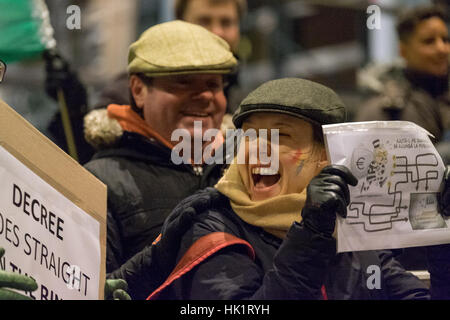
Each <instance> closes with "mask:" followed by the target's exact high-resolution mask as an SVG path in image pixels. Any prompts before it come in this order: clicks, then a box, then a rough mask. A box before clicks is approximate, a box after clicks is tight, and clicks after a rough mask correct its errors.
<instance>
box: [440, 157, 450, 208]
mask: <svg viewBox="0 0 450 320" xmlns="http://www.w3.org/2000/svg"><path fill="white" fill-rule="evenodd" d="M439 204H440V207H441V214H442V215H443V216H445V217H450V165H447V167H446V168H445V172H444V190H442V193H441V201H439Z"/></svg>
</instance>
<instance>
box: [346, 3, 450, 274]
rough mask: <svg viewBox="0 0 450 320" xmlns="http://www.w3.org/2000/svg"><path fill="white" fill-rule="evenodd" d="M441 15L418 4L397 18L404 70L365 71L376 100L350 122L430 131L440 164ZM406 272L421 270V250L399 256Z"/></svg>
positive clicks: (443, 136) (445, 142)
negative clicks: (410, 126) (394, 122)
mask: <svg viewBox="0 0 450 320" xmlns="http://www.w3.org/2000/svg"><path fill="white" fill-rule="evenodd" d="M446 21H447V16H446V14H445V11H443V10H442V9H441V8H440V7H437V6H420V7H414V8H412V9H410V10H408V11H405V12H404V13H402V14H401V15H399V17H398V22H397V33H398V37H399V39H400V44H399V53H400V55H401V57H402V58H403V60H404V66H402V65H397V64H394V65H392V66H390V67H388V68H385V69H383V68H378V69H377V68H372V69H369V70H366V73H365V79H366V80H367V79H369V80H370V82H367V81H366V84H370V85H369V86H368V87H371V89H373V91H374V92H375V93H376V96H374V97H372V98H370V99H369V100H368V101H367V102H366V103H365V104H363V105H362V106H361V107H360V109H358V110H357V111H356V116H355V118H354V120H355V121H372V120H404V121H411V122H414V123H416V124H418V125H419V126H421V127H423V128H425V129H426V130H428V132H430V133H431V134H432V135H433V136H434V139H433V138H432V140H433V142H434V143H435V144H436V148H437V150H438V152H439V153H440V154H441V156H442V158H443V161H444V164H449V159H450V153H449V152H450V148H449V144H450V90H449V54H450V42H449V34H448V30H447V25H446ZM399 260H400V261H401V262H402V263H403V265H404V266H405V267H406V268H408V269H409V270H424V269H426V263H425V261H426V257H425V249H424V248H408V249H405V250H404V254H403V255H402V256H401V257H400V258H399Z"/></svg>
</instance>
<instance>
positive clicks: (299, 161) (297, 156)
mask: <svg viewBox="0 0 450 320" xmlns="http://www.w3.org/2000/svg"><path fill="white" fill-rule="evenodd" d="M306 157H307V155H306V154H304V153H303V152H302V150H301V149H298V150H295V151H293V152H292V154H291V162H292V164H293V165H295V166H296V169H295V174H296V175H299V174H300V172H301V171H302V169H303V165H304V164H305V159H306Z"/></svg>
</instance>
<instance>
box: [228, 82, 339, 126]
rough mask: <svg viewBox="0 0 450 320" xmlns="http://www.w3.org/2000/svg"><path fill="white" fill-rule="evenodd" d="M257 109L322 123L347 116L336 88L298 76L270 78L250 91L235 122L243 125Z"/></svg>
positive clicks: (330, 122)
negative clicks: (270, 79) (335, 90)
mask: <svg viewBox="0 0 450 320" xmlns="http://www.w3.org/2000/svg"><path fill="white" fill-rule="evenodd" d="M255 112H276V113H283V114H288V115H291V116H294V117H299V118H302V119H303V120H306V121H309V122H312V123H315V124H319V125H323V124H332V123H339V122H345V119H346V110H345V106H344V104H343V103H342V101H341V99H340V98H339V96H338V95H337V94H336V93H335V92H334V91H333V90H331V89H330V88H328V87H325V86H323V85H321V84H318V83H316V82H312V81H309V80H305V79H299V78H284V79H278V80H272V81H268V82H266V83H264V84H262V85H261V86H259V87H258V88H256V89H255V90H254V91H252V92H250V94H249V95H248V96H247V97H246V98H245V99H244V100H243V101H242V102H241V104H240V105H239V108H238V109H237V110H236V112H235V113H234V115H233V123H234V125H235V126H236V127H237V128H240V127H241V126H242V122H243V121H244V120H245V118H246V117H247V116H249V115H250V114H252V113H255Z"/></svg>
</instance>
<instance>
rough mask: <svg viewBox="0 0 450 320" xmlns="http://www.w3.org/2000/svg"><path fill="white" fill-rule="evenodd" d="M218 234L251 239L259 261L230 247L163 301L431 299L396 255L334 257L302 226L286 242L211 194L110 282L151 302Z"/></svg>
mask: <svg viewBox="0 0 450 320" xmlns="http://www.w3.org/2000/svg"><path fill="white" fill-rule="evenodd" d="M186 216H187V217H188V218H186ZM181 220H182V222H181V223H180V221H181ZM217 231H219V232H226V233H230V234H232V235H234V236H236V237H238V238H241V239H244V240H246V241H247V242H248V243H249V244H250V245H251V246H252V247H253V249H254V251H255V254H256V258H255V260H252V259H251V258H250V257H249V255H248V253H247V252H246V250H245V248H243V246H238V245H234V246H229V247H225V248H223V249H221V250H220V251H218V252H217V253H215V254H214V255H212V256H211V257H209V258H207V259H206V260H205V261H203V262H202V263H200V264H199V265H197V266H196V267H195V268H194V269H192V270H191V271H190V272H188V273H187V274H185V275H184V276H182V277H181V278H180V279H178V280H175V281H174V282H173V283H172V284H171V285H170V286H169V287H167V288H166V290H164V291H162V293H161V294H160V296H159V298H160V299H220V300H221V299H224V300H228V299H232V300H236V299H271V300H275V299H322V298H323V293H322V290H321V288H322V285H324V286H325V291H326V295H327V298H328V299H429V298H430V295H429V290H428V289H427V288H426V287H425V285H424V284H423V283H422V282H421V281H420V280H419V279H418V278H416V277H415V276H413V275H412V274H411V273H409V272H406V271H405V270H404V268H403V267H402V266H401V265H400V264H399V263H398V262H397V261H396V259H395V256H394V254H393V253H392V251H390V250H387V251H364V252H351V253H342V254H336V243H335V240H334V239H333V238H324V237H322V236H320V235H318V234H315V233H314V232H312V231H310V230H309V229H307V228H306V227H304V226H303V225H302V224H298V223H294V224H293V225H292V227H291V229H290V230H289V232H288V234H287V238H286V239H285V240H284V241H281V240H280V239H278V238H276V237H274V236H272V235H271V234H268V233H266V232H265V231H264V230H262V229H261V228H259V227H255V226H252V225H249V224H247V223H245V222H244V221H243V220H241V219H240V218H239V217H238V216H237V215H236V214H235V213H234V212H233V210H232V208H231V206H230V203H229V200H228V198H226V197H225V196H223V195H222V194H220V193H219V192H218V191H217V190H215V189H213V188H207V189H206V190H202V191H199V192H197V193H196V194H195V195H193V196H191V197H189V198H188V199H185V200H184V201H183V202H182V203H180V204H179V205H178V206H177V207H176V209H175V210H174V211H173V213H172V214H171V215H170V216H169V218H168V219H167V220H166V222H165V225H164V227H163V229H162V234H163V236H162V239H161V241H160V242H159V243H158V245H156V246H151V247H147V248H146V249H145V250H143V251H142V252H141V253H140V254H138V255H136V256H135V257H133V259H132V260H130V261H129V263H127V265H124V266H123V268H121V270H118V271H117V272H116V273H115V274H113V275H111V276H112V277H114V278H124V279H125V280H127V281H128V283H129V289H130V292H131V294H132V295H133V297H134V298H135V299H143V298H146V297H147V296H148V295H149V294H150V293H151V292H152V291H153V290H155V289H156V288H157V286H158V285H159V284H161V283H162V282H163V281H164V280H165V277H167V275H168V273H170V271H171V270H172V269H173V268H174V266H175V264H176V262H177V261H179V260H180V259H181V257H182V256H183V255H184V253H185V252H186V251H187V249H188V248H189V247H190V246H191V245H192V244H193V243H194V242H195V241H196V240H197V239H199V238H200V237H202V236H204V235H207V234H210V233H212V232H217ZM166 238H167V239H169V240H168V241H164V240H165V239H166ZM180 240H181V241H180ZM175 252H178V253H177V254H175ZM373 266H375V267H373ZM369 267H370V268H369ZM374 269H379V271H380V272H379V275H380V282H379V286H378V284H377V283H376V281H372V278H370V277H371V276H372V275H373V274H374V271H373V270H374ZM368 283H369V285H368ZM370 288H373V289H370Z"/></svg>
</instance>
